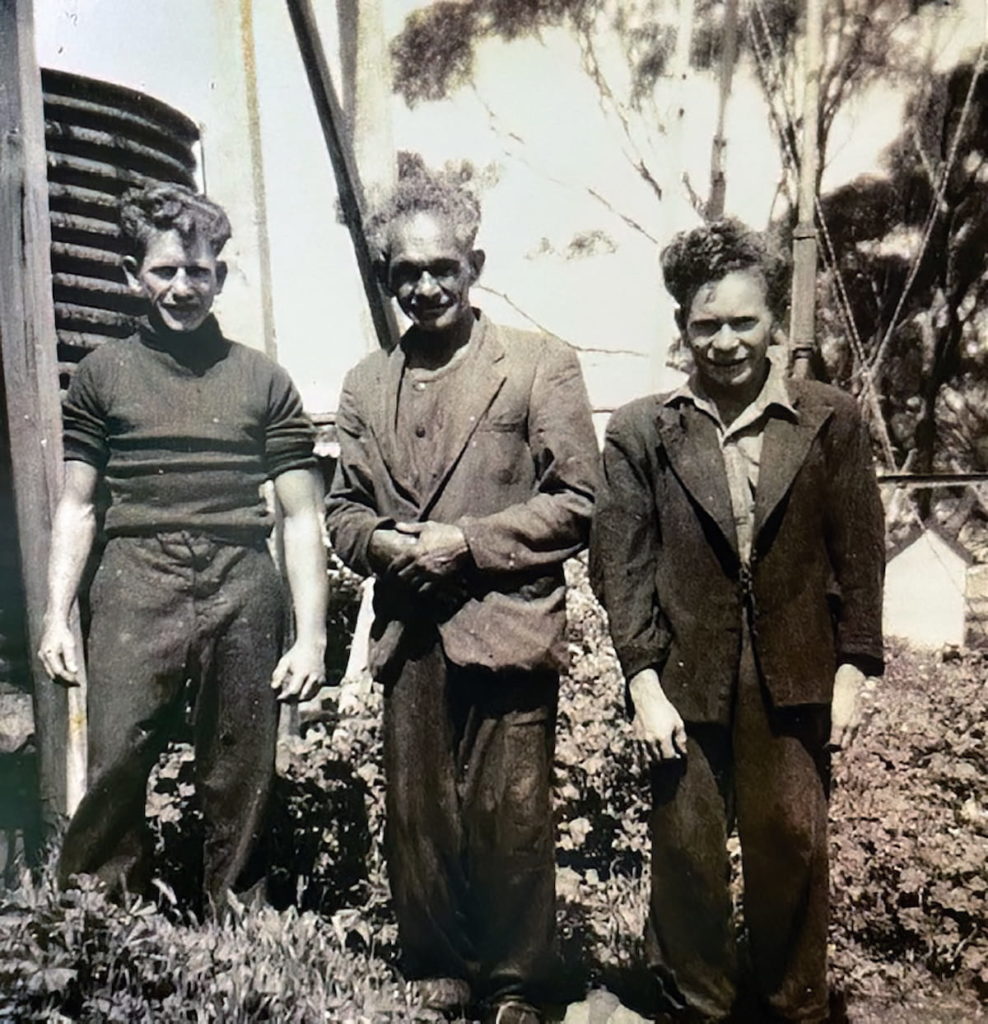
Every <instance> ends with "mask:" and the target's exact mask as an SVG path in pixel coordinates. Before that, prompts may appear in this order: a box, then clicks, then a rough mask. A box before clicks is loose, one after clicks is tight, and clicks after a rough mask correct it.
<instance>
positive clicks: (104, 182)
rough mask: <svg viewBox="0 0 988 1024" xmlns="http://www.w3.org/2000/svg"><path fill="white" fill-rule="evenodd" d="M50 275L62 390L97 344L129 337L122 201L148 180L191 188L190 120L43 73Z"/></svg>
mask: <svg viewBox="0 0 988 1024" xmlns="http://www.w3.org/2000/svg"><path fill="white" fill-rule="evenodd" d="M41 84H42V90H43V93H44V112H45V145H46V148H47V150H48V196H49V209H50V211H51V236H52V246H51V267H52V274H53V288H54V298H55V326H56V328H57V330H58V363H59V373H60V376H61V381H62V386H63V387H65V386H66V385H67V383H68V378H69V376H70V375H71V372H72V369H73V367H74V365H75V364H76V363H78V362H79V360H80V359H81V358H82V357H83V356H84V355H85V354H86V353H87V352H89V351H91V350H92V349H94V348H95V347H96V346H98V345H99V344H100V343H101V342H103V341H105V340H106V339H107V338H111V337H126V336H127V335H128V334H130V333H131V330H132V318H133V317H134V316H135V315H136V314H138V313H140V311H141V303H140V300H139V299H136V298H135V297H134V296H132V295H131V294H130V292H129V291H128V289H127V286H126V284H125V282H124V277H123V273H122V271H121V269H120V256H121V251H122V245H121V240H120V230H119V227H118V223H117V200H118V198H119V196H120V195H121V193H123V192H124V191H126V190H127V189H128V188H132V187H134V186H141V185H145V184H148V183H150V182H156V181H157V182H179V183H181V184H183V185H190V186H193V187H194V186H195V185H196V181H195V169H196V158H195V152H194V146H195V144H196V143H197V141H198V139H199V131H198V129H197V127H196V125H195V123H194V122H193V121H191V120H190V119H189V118H188V117H186V116H185V115H184V114H182V113H180V112H179V111H177V110H175V109H174V108H172V107H170V106H168V105H167V104H165V103H162V102H161V101H160V100H156V99H154V98H153V97H151V96H147V95H145V94H144V93H141V92H136V91H135V90H133V89H127V88H124V87H123V86H119V85H113V84H111V83H109V82H101V81H97V80H96V79H92V78H84V77H82V76H80V75H72V74H68V73H66V72H63V71H51V70H47V69H46V70H43V71H42V73H41Z"/></svg>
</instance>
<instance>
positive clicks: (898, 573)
mask: <svg viewBox="0 0 988 1024" xmlns="http://www.w3.org/2000/svg"><path fill="white" fill-rule="evenodd" d="M966 574H967V563H966V562H965V561H964V559H963V558H962V557H961V556H960V555H959V554H957V552H955V551H954V550H952V549H951V548H950V547H949V546H948V545H947V544H945V543H944V541H943V540H942V538H940V537H939V536H938V535H937V534H936V533H933V532H931V531H929V530H927V531H926V532H924V533H923V534H922V535H921V536H919V537H918V538H917V539H916V540H915V541H913V543H912V544H910V545H909V547H907V548H905V549H904V550H903V551H901V552H899V554H898V555H896V557H895V558H893V559H892V560H891V561H890V562H889V563H888V566H887V567H886V570H885V607H884V628H885V634H886V635H887V636H897V637H903V638H904V639H907V640H909V641H911V642H912V643H914V644H916V645H917V646H920V647H930V648H937V647H942V646H944V645H945V644H957V645H961V644H963V643H964V632H965V616H966V611H967V606H966V600H965V582H966Z"/></svg>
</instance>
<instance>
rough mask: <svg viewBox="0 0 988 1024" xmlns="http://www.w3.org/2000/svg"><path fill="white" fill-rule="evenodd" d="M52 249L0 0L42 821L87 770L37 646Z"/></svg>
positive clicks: (16, 50) (13, 364)
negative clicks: (50, 254)
mask: <svg viewBox="0 0 988 1024" xmlns="http://www.w3.org/2000/svg"><path fill="white" fill-rule="evenodd" d="M50 249H51V232H50V227H49V221H48V184H47V177H46V157H45V138H44V116H43V112H42V101H41V76H40V74H39V71H38V64H37V58H36V57H35V51H34V25H33V3H32V0H0V354H2V359H3V385H4V391H3V394H4V398H5V401H6V409H7V424H8V429H9V435H10V460H11V477H12V480H13V492H14V508H15V514H16V517H17V535H18V543H19V547H20V561H21V574H22V576H23V582H24V595H25V600H26V602H27V616H26V619H27V633H28V635H27V642H28V645H29V652H28V653H29V659H30V665H31V681H32V684H33V690H34V715H35V733H36V736H37V743H38V751H39V758H40V765H39V769H40V771H39V775H40V787H41V800H42V813H43V815H44V817H45V820H46V823H47V824H48V825H51V824H53V823H54V822H55V820H57V818H58V816H59V815H62V814H66V813H68V812H71V810H73V809H74V806H75V803H76V802H77V801H78V800H79V798H80V797H81V795H82V791H83V788H84V778H85V767H84V766H85V747H84V742H85V733H84V730H83V722H84V713H83V711H82V708H83V707H84V704H83V692H82V690H81V688H75V689H73V690H71V691H69V692H68V693H67V692H66V690H64V689H63V688H62V687H60V686H56V685H54V684H53V683H52V682H51V680H50V679H49V678H48V676H47V675H46V674H45V672H44V670H43V669H42V667H41V664H40V661H39V660H38V658H37V655H36V651H37V649H38V645H39V642H40V639H41V629H42V618H43V615H44V607H45V601H46V597H47V595H46V589H47V588H46V575H47V565H48V550H49V534H50V530H51V521H52V513H53V511H54V507H55V502H56V500H57V496H58V489H59V477H60V472H61V462H62V429H61V426H62V421H61V409H60V408H59V402H58V371H57V366H56V351H55V313H54V306H53V303H52V292H51V265H50V260H49V252H50ZM78 640H79V638H78V632H77V641H78ZM78 649H79V650H80V651H81V650H82V644H81V641H80V642H79V644H78Z"/></svg>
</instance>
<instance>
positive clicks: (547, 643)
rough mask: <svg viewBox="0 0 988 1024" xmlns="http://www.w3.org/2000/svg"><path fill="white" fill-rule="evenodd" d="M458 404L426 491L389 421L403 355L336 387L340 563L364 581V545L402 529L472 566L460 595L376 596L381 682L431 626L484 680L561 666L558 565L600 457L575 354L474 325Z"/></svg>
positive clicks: (386, 589)
mask: <svg viewBox="0 0 988 1024" xmlns="http://www.w3.org/2000/svg"><path fill="white" fill-rule="evenodd" d="M470 345H471V348H472V349H473V351H471V352H470V353H468V356H467V362H466V363H465V364H464V365H463V366H461V367H460V368H459V370H458V374H460V375H461V377H462V375H464V374H466V375H468V377H467V378H466V379H464V381H463V383H464V384H465V386H464V387H462V388H461V392H462V399H461V401H460V402H458V403H457V405H456V407H455V408H453V409H450V410H449V414H448V417H447V421H446V429H445V431H444V433H443V434H442V435H441V436H440V437H439V439H438V441H437V443H438V444H439V445H440V446H441V458H440V459H439V460H438V462H439V465H440V467H441V469H440V471H439V472H438V474H437V475H436V477H435V479H434V481H433V483H432V484H431V485H430V486H429V487H428V488H427V489H426V490H425V491H424V492H422V493H419V492H417V491H416V490H415V489H414V488H413V486H412V485H411V483H410V477H411V473H410V471H409V470H410V467H408V466H403V465H401V460H400V459H399V458H398V457H397V448H398V446H397V444H396V434H395V423H396V414H397V402H398V394H399V388H400V385H401V381H402V375H403V373H404V369H405V354H404V350H403V348H402V346H400V345H399V346H398V347H397V348H395V349H394V350H393V351H392V352H391V353H387V352H384V351H379V352H374V353H372V354H371V355H370V356H368V357H367V358H366V359H364V360H363V362H361V363H360V364H359V365H358V366H357V367H355V368H354V369H353V370H352V371H351V372H350V373H349V374H348V375H347V378H346V380H345V382H344V385H343V392H342V396H341V398H340V408H339V413H338V418H337V429H338V435H339V441H340V461H339V464H338V466H337V470H336V475H335V478H334V481H333V486H332V489H331V492H330V496H329V499H328V503H327V504H328V509H329V518H328V523H329V531H330V537H331V540H332V542H333V545H334V547H335V549H336V551H337V552H338V554H339V555H340V557H341V558H342V559H343V561H344V562H345V563H346V564H348V565H349V566H351V567H352V568H353V569H355V570H356V571H357V572H359V573H362V574H364V575H370V574H371V572H372V570H371V566H370V564H369V561H368V554H367V552H368V546H369V544H370V539H371V534H372V533H373V532H374V530H375V529H377V528H379V527H387V526H389V525H391V524H393V523H395V522H401V521H406V522H408V521H411V522H414V521H426V520H433V521H437V522H442V523H454V524H456V525H458V526H460V527H461V528H462V529H463V531H464V533H465V535H466V538H467V542H468V544H469V546H470V565H469V567H468V568H466V569H465V570H464V571H463V573H462V574H461V576H460V578H459V579H458V580H457V581H456V584H457V591H458V596H456V597H455V598H454V599H452V600H450V599H449V596H448V595H447V598H446V599H445V600H442V601H438V600H437V601H433V600H430V599H427V598H422V597H417V596H415V595H413V594H411V593H409V592H408V591H407V589H405V588H404V587H403V586H402V585H401V584H400V583H399V581H397V580H394V579H391V578H388V577H382V578H381V579H379V580H378V581H377V584H376V586H375V623H374V627H373V630H372V651H371V668H372V671H374V672H375V674H377V675H379V676H381V675H383V674H385V673H386V670H387V666H388V665H389V664H391V663H392V662H393V661H394V659H395V658H397V657H400V656H401V653H402V651H405V652H406V653H407V651H408V649H409V645H410V643H411V644H413V643H414V640H415V637H414V636H409V635H408V634H410V633H411V634H414V633H416V632H425V631H428V628H429V626H430V624H433V623H434V624H435V626H436V627H438V630H439V633H440V635H441V637H442V643H443V647H444V650H445V652H446V655H447V657H448V658H449V659H450V660H451V661H453V662H454V663H456V664H461V665H479V666H483V667H486V668H491V669H504V668H517V669H537V668H559V667H561V666H562V665H563V664H564V662H565V642H564V637H563V631H564V626H565V587H564V579H563V570H562V563H563V561H564V560H565V559H566V558H568V557H569V556H571V555H573V554H575V553H576V552H577V551H579V550H580V549H581V548H582V547H583V546H584V545H585V544H586V540H587V536H588V533H589V524H590V517H591V514H592V511H593V496H594V490H595V486H596V482H597V474H598V459H599V456H598V450H597V444H596V439H595V436H594V431H593V425H592V421H591V415H590V408H589V404H588V401H587V396H586V389H585V387H584V384H583V378H582V375H581V373H580V368H579V363H578V361H577V358H576V354H575V353H574V351H573V350H572V349H571V348H570V347H569V346H568V345H566V344H565V343H564V342H562V341H559V340H558V339H556V338H552V337H550V336H547V335H540V334H533V333H531V332H527V331H519V330H514V329H510V328H504V327H500V326H497V325H495V324H493V323H491V322H490V321H489V320H487V319H486V318H485V317H483V316H479V318H478V321H477V323H476V325H475V327H474V334H473V338H472V339H471V342H470Z"/></svg>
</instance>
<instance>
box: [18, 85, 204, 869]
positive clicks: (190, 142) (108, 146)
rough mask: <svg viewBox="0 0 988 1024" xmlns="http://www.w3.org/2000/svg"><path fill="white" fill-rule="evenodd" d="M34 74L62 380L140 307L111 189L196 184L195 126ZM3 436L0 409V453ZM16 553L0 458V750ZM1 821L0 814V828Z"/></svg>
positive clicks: (123, 97)
mask: <svg viewBox="0 0 988 1024" xmlns="http://www.w3.org/2000/svg"><path fill="white" fill-rule="evenodd" d="M41 81H42V90H43V93H44V115H45V141H46V145H47V150H48V192H49V208H50V210H51V235H52V247H51V265H52V271H53V275H54V282H53V288H54V298H55V323H56V327H57V330H58V362H59V370H60V376H61V383H62V387H66V386H67V384H68V378H69V375H70V374H71V372H72V369H73V367H74V366H75V364H76V363H78V361H79V360H80V359H81V358H82V357H83V356H84V355H85V354H86V353H87V352H89V351H91V350H92V349H94V348H95V347H96V346H97V345H99V344H100V343H101V342H103V341H105V340H106V339H107V338H110V337H123V336H126V335H127V334H129V333H131V330H132V326H131V324H132V321H131V318H132V316H133V315H134V314H136V313H138V312H140V306H139V303H137V302H135V299H134V298H133V297H132V296H131V295H130V294H129V293H128V291H127V288H126V285H125V284H124V277H123V273H122V271H121V269H120V255H121V242H120V232H119V228H118V226H117V205H116V204H117V198H118V196H119V195H120V194H121V193H122V192H123V191H125V190H126V189H128V188H130V187H131V186H134V185H144V184H146V183H148V182H151V181H162V182H165V181H174V182H181V183H183V184H186V185H195V184H196V182H195V168H196V159H195V155H194V149H193V147H194V146H195V144H196V142H197V141H198V139H199V131H198V129H197V128H196V125H195V123H194V122H192V121H191V120H190V119H189V118H187V117H186V116H185V115H184V114H181V113H179V112H178V111H177V110H174V109H172V108H171V107H169V106H167V105H166V104H164V103H161V102H160V101H159V100H156V99H153V98H152V97H150V96H145V95H144V94H142V93H139V92H135V91H134V90H132V89H125V88H122V87H121V86H118V85H111V84H109V83H107V82H99V81H95V80H94V79H91V78H83V77H81V76H79V75H70V74H66V73H65V72H61V71H48V70H45V71H42V75H41ZM6 436H7V423H6V419H5V415H4V411H3V410H0V440H3V441H4V444H2V445H0V451H6V444H7V442H6ZM18 551H19V548H18V543H17V526H16V522H15V517H14V509H13V501H12V497H11V481H10V466H9V462H8V460H7V459H6V458H2V459H0V714H2V715H3V719H4V721H3V722H2V723H0V754H2V753H5V752H7V753H9V752H10V751H11V750H12V749H16V747H17V745H18V737H19V736H20V734H21V732H22V730H20V728H19V727H18V728H16V729H15V728H14V725H16V723H15V722H14V718H13V716H12V715H11V714H10V713H9V710H7V704H6V703H5V702H9V701H10V700H12V699H13V698H14V697H15V696H16V695H18V694H24V693H25V692H26V691H28V690H29V689H30V682H29V673H28V662H27V652H26V637H25V624H24V596H23V592H22V588H21V582H20V575H21V574H20V565H19V560H18V559H19V554H18ZM15 734H16V735H15ZM3 788H4V787H3V779H2V778H0V790H2V789H3ZM0 812H2V807H0ZM2 820H3V814H2V813H0V833H2ZM0 839H2V835H0ZM0 845H2V844H0ZM0 859H2V858H0ZM2 866H3V865H2V864H0V868H2Z"/></svg>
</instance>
